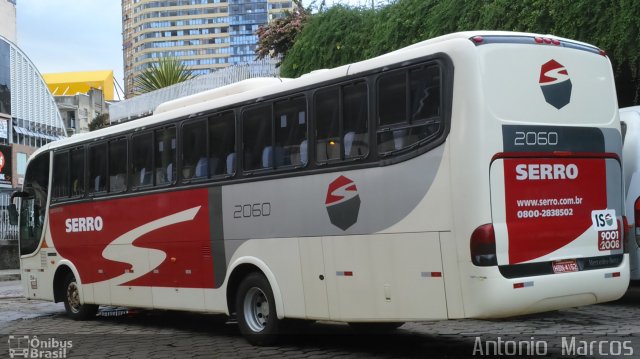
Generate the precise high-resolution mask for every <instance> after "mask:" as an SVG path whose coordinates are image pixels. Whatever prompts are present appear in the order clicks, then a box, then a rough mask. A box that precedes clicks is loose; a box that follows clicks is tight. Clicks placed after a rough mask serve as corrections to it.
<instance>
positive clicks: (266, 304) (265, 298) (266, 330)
mask: <svg viewBox="0 0 640 359" xmlns="http://www.w3.org/2000/svg"><path fill="white" fill-rule="evenodd" d="M236 317H237V319H238V326H239V327H240V332H241V333H242V335H243V336H244V337H245V338H246V339H247V341H248V342H249V343H251V344H253V345H259V346H269V345H273V344H275V342H276V341H277V339H278V335H279V334H280V326H281V321H280V320H278V316H277V313H276V303H275V299H274V297H273V291H272V290H271V286H270V285H269V281H268V280H267V278H266V277H265V276H264V275H262V274H261V273H256V272H254V273H250V274H249V275H247V277H246V278H244V279H243V280H242V282H241V283H240V286H238V292H237V295H236Z"/></svg>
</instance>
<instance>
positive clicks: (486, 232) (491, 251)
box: [471, 223, 498, 267]
mask: <svg viewBox="0 0 640 359" xmlns="http://www.w3.org/2000/svg"><path fill="white" fill-rule="evenodd" d="M471 262H473V264H475V265H477V266H480V267H489V266H495V265H498V259H497V257H496V234H495V231H494V230H493V224H491V223H488V224H483V225H481V226H480V227H478V228H476V229H475V230H474V231H473V233H472V234H471Z"/></svg>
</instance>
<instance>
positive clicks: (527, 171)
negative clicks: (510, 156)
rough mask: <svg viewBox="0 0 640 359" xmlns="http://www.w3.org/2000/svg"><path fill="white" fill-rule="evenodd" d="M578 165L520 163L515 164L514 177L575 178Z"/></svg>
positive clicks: (533, 178) (535, 178)
mask: <svg viewBox="0 0 640 359" xmlns="http://www.w3.org/2000/svg"><path fill="white" fill-rule="evenodd" d="M577 177H578V166H576V165H575V164H573V163H571V164H568V165H563V164H553V165H551V164H520V165H517V166H516V179H517V180H518V181H524V180H532V181H533V180H558V179H571V180H572V179H576V178H577Z"/></svg>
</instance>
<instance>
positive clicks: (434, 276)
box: [420, 272, 442, 278]
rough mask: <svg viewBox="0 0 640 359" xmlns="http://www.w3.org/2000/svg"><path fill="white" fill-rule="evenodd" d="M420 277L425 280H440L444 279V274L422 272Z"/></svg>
mask: <svg viewBox="0 0 640 359" xmlns="http://www.w3.org/2000/svg"><path fill="white" fill-rule="evenodd" d="M420 276H421V277H423V278H440V277H442V272H422V273H420Z"/></svg>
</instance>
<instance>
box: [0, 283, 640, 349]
mask: <svg viewBox="0 0 640 359" xmlns="http://www.w3.org/2000/svg"><path fill="white" fill-rule="evenodd" d="M18 284H19V283H18V282H16V281H12V282H0V296H1V297H3V298H0V353H2V354H0V355H4V353H8V348H9V345H10V346H11V348H14V349H15V348H16V347H18V346H19V347H20V348H24V347H27V346H29V345H31V348H33V346H34V345H35V346H39V348H38V350H40V352H41V354H40V355H42V356H44V357H46V355H47V354H50V352H52V351H57V354H58V355H59V356H60V355H64V356H65V357H67V358H87V357H91V358H107V357H109V358H143V357H149V358H185V357H202V358H211V357H216V358H256V357H261V358H282V357H291V358H335V357H341V358H405V357H410V358H411V357H415V358H424V357H442V358H465V357H471V356H472V354H474V352H475V354H477V355H481V354H485V355H486V354H496V353H498V351H501V352H499V354H505V353H506V354H508V353H509V351H510V350H512V349H514V350H515V349H517V348H516V345H520V346H521V350H523V351H524V352H523V353H524V354H525V355H526V354H532V355H530V356H535V354H546V357H552V358H556V357H581V355H579V354H585V353H586V354H588V355H593V357H598V358H611V357H614V356H610V355H607V354H617V353H620V354H625V353H627V354H632V355H631V357H640V324H639V323H640V286H637V285H636V286H634V287H632V288H631V289H630V291H629V292H628V293H627V295H626V296H625V297H623V298H622V299H621V300H619V301H617V302H613V303H608V304H602V305H595V306H590V307H584V308H577V309H569V310H562V311H556V312H551V313H546V314H538V315H533V316H527V317H521V318H515V319H509V320H500V321H483V320H451V321H439V322H421V323H407V324H405V325H404V326H402V327H401V328H400V329H399V330H398V331H397V333H396V334H394V335H386V336H367V335H357V334H355V332H353V331H352V330H351V328H349V327H348V326H346V325H343V324H335V323H316V324H313V325H311V326H310V327H309V328H308V329H307V330H305V331H303V332H301V333H300V334H296V335H290V336H288V337H285V338H284V339H283V341H282V343H280V344H279V345H278V346H276V347H270V348H260V347H252V346H250V345H248V344H247V343H246V342H245V340H244V339H243V338H242V337H241V336H240V335H239V333H238V330H237V328H236V326H235V325H233V324H226V323H225V322H226V318H225V317H222V316H215V315H201V314H190V313H178V312H165V311H151V312H140V313H133V314H128V315H120V316H116V317H109V316H104V317H98V318H96V320H92V321H86V322H76V321H72V320H69V319H67V318H66V317H65V316H64V308H63V306H62V304H53V303H48V302H40V301H27V300H26V299H24V298H21V297H18V296H17V295H18V294H19V292H20V288H19V286H18ZM110 313H112V312H109V311H105V312H104V314H105V315H108V314H110ZM9 336H11V337H9ZM21 338H22V339H21ZM34 338H35V339H34ZM20 340H22V343H19V341H20ZM500 341H501V343H498V344H496V345H492V344H493V343H496V342H500ZM27 342H28V343H31V344H25V343H27ZM625 342H626V343H625ZM16 343H18V344H16ZM63 346H66V348H61V347H63ZM589 346H590V347H589ZM599 347H600V349H599ZM43 348H44V349H43ZM52 348H53V349H52ZM581 348H582V349H583V350H589V348H590V350H591V351H590V352H588V351H587V352H584V351H583V352H580V349H581ZM584 348H587V349H584ZM31 350H33V349H31ZM487 350H488V351H487ZM571 350H573V352H571ZM599 350H600V352H599ZM631 351H632V353H631ZM54 354H56V353H54ZM570 354H571V355H570ZM16 357H18V356H16Z"/></svg>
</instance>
